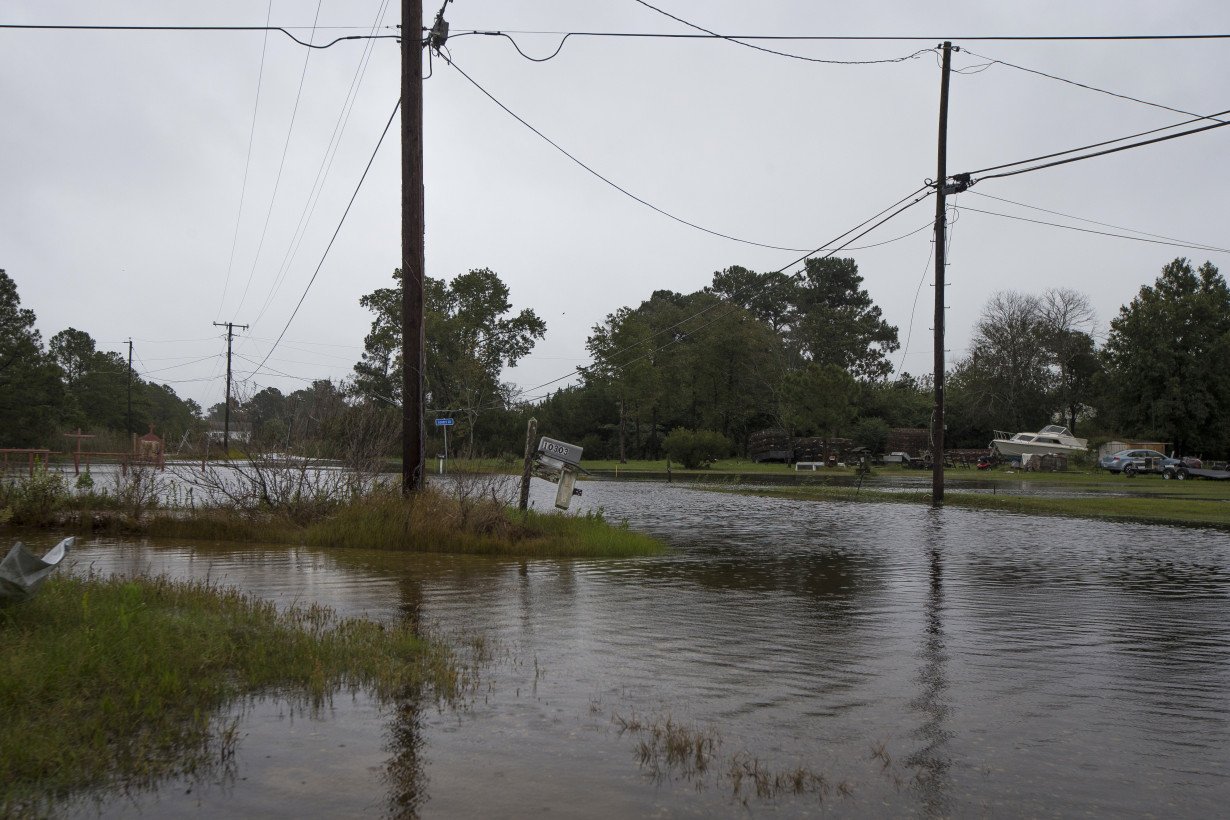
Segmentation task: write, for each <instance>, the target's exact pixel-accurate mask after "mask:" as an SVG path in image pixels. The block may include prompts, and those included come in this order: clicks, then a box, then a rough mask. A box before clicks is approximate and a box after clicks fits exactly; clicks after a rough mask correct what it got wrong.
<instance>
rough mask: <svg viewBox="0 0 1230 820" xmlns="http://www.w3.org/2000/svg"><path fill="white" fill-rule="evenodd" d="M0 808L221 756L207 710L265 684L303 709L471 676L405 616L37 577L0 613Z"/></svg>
mask: <svg viewBox="0 0 1230 820" xmlns="http://www.w3.org/2000/svg"><path fill="white" fill-rule="evenodd" d="M0 637H2V638H3V642H4V647H5V651H4V656H3V660H2V661H0V670H2V671H0V812H2V813H3V814H4V815H5V816H12V815H14V814H34V813H44V812H46V811H48V809H49V808H51V807H52V804H53V802H54V801H57V800H62V799H64V798H66V797H71V796H73V795H81V794H85V793H96V794H97V793H101V792H105V791H108V790H112V789H132V788H148V787H150V786H152V785H154V784H156V783H157V782H158V781H160V780H161V779H163V778H166V777H171V776H178V775H188V776H194V775H198V776H204V775H206V774H208V773H209V772H212V771H216V770H217V769H218V767H225V766H226V764H227V762H228V761H229V760H231V758H232V756H233V753H234V747H235V744H236V743H237V740H238V733H237V727H236V726H235V725H234V723H230V724H228V723H226V722H225V721H223V719H222V718H221V717H220V715H221V710H222V709H223V707H225V706H226V705H228V704H229V703H232V702H234V701H236V700H237V699H241V698H243V697H245V696H250V695H255V694H263V693H274V694H277V695H280V696H284V697H286V698H287V699H288V700H289V701H290V702H291V703H292V704H295V705H304V706H308V707H313V708H314V707H318V706H320V705H322V704H323V703H325V702H327V699H328V698H329V697H330V696H331V695H333V694H334V693H336V692H338V691H347V690H348V691H357V690H360V689H362V690H365V691H370V692H372V693H373V694H374V695H375V696H376V697H377V698H379V699H382V700H387V699H390V698H392V697H394V696H395V695H399V694H408V693H413V692H420V691H430V692H432V693H434V695H435V696H436V697H438V698H443V699H445V700H449V701H451V700H452V699H454V698H456V697H458V696H459V695H460V694H462V693H463V692H464V691H465V690H466V687H467V686H468V685H469V684H471V683H472V682H473V679H472V677H470V676H469V673H467V672H465V671H463V670H461V669H459V667H458V666H457V665H456V664H455V663H454V661H453V659H452V656H451V655H450V654H449V653H448V652H447V651H446V650H444V649H443V648H441V647H440V646H438V645H434V644H430V643H427V642H425V641H423V640H422V639H420V638H418V637H416V636H415V635H414V634H413V633H412V632H411V631H410V629H409V628H407V627H402V626H392V627H386V626H381V625H379V624H376V623H373V622H370V621H364V620H359V619H341V618H339V617H338V616H337V615H336V614H335V613H334V612H333V611H332V610H330V609H328V608H325V607H321V606H304V607H294V608H291V609H290V610H287V611H284V612H279V611H278V610H277V608H276V607H275V606H274V605H273V604H271V603H267V602H263V601H259V600H257V599H255V598H253V597H251V596H248V595H246V594H244V593H241V592H238V591H235V590H230V589H223V588H219V587H216V586H212V585H210V584H207V583H201V582H192V581H172V580H169V579H166V578H138V579H133V580H126V579H121V578H106V579H103V578H99V577H88V578H74V577H70V576H63V575H61V576H57V577H54V578H52V579H50V580H49V581H48V582H47V583H46V584H45V585H44V586H43V587H42V588H41V589H40V591H39V594H38V595H37V596H36V597H35V598H33V599H31V600H30V601H27V602H26V603H24V604H21V605H18V606H10V607H5V608H2V609H0Z"/></svg>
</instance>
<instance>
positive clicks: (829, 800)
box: [75, 481, 1230, 818]
mask: <svg viewBox="0 0 1230 820" xmlns="http://www.w3.org/2000/svg"><path fill="white" fill-rule="evenodd" d="M535 485H536V487H535V495H534V498H535V503H536V505H537V506H538V507H548V506H549V505H550V498H551V492H550V490H551V489H552V488H550V487H548V486H547V485H545V484H543V483H542V482H539V481H536V482H535ZM582 486H583V488H584V492H585V495H584V497H583V498H582V499H578V502H579V506H580V508H581V509H582V510H586V509H594V508H598V507H600V508H602V509H603V510H604V511H605V514H606V515H607V517H608V518H611V519H615V520H619V519H627V520H628V521H629V522H630V524H631V525H632V526H633V527H634V528H637V529H642V530H645V531H648V532H651V533H653V534H655V535H658V536H661V537H662V538H663V539H665V540H666V541H667V542H668V543H669V544H670V547H671V549H670V552H669V553H668V554H667V555H665V556H661V557H655V558H643V559H627V560H535V561H529V562H522V561H512V560H497V559H486V558H482V559H480V558H461V557H450V556H401V555H387V554H376V553H362V552H338V551H334V552H326V551H316V550H307V549H298V548H296V549H251V548H244V549H242V550H237V549H230V548H227V547H226V546H224V545H221V546H219V545H215V546H207V545H193V544H185V543H169V542H167V543H156V544H155V543H119V542H114V541H108V540H99V541H94V542H86V543H83V544H81V545H80V546H79V548H78V549H77V551H76V553H75V557H76V561H77V570H76V571H82V570H83V569H84V568H86V567H91V566H92V567H93V568H95V569H97V570H102V571H107V572H111V571H114V572H121V573H141V572H144V573H167V574H171V575H175V576H190V577H196V578H205V577H208V578H211V579H214V580H216V581H221V582H223V583H226V584H231V585H235V586H239V587H242V588H244V589H247V590H250V591H251V592H253V593H256V594H258V595H261V596H264V597H268V598H271V599H274V600H277V601H279V602H283V603H288V604H289V603H291V602H294V601H299V602H303V601H321V602H323V603H326V604H329V605H331V606H334V607H335V608H337V609H338V610H340V611H341V612H342V613H344V614H349V615H354V614H365V615H367V616H369V617H372V618H376V619H398V618H413V619H415V620H416V622H417V623H419V624H420V625H422V626H423V627H424V628H425V629H428V630H430V631H433V632H435V633H436V634H440V635H482V636H485V638H486V639H487V645H488V646H489V647H490V648H491V650H492V652H491V654H492V656H493V657H492V659H491V660H490V661H489V662H488V663H487V664H486V665H485V666H484V667H483V669H482V673H481V674H482V684H481V687H480V690H479V691H478V692H476V693H475V695H474V697H473V700H472V702H471V703H470V704H469V705H468V706H466V707H464V708H460V709H450V708H437V707H436V706H435V705H434V704H430V703H402V704H396V705H392V706H384V707H381V706H378V705H376V704H373V703H371V702H370V701H368V700H366V699H365V698H362V697H359V698H351V697H350V696H338V697H337V698H335V699H334V703H333V706H332V708H331V709H326V710H325V711H324V712H323V713H322V714H320V715H318V716H315V717H313V716H310V715H303V714H296V713H295V712H293V711H292V710H290V709H289V708H288V707H287V706H286V705H285V704H284V703H279V702H278V701H277V700H276V699H271V700H267V701H261V702H258V703H255V704H251V705H249V706H248V707H246V708H244V709H242V710H241V712H240V713H241V714H242V715H243V717H242V722H241V731H242V733H243V740H242V741H241V744H240V747H239V751H238V754H237V756H236V759H235V761H234V765H233V767H232V769H231V771H230V772H229V773H228V774H227V775H226V776H220V777H218V778H215V779H214V780H213V781H211V782H205V783H195V784H192V783H182V782H173V783H168V784H166V785H165V786H164V787H163V788H161V789H159V790H158V791H157V792H155V793H153V794H137V795H129V796H126V797H122V798H121V797H117V798H115V799H113V800H110V801H105V802H103V803H102V804H101V813H102V814H104V815H108V816H131V815H132V814H135V813H137V812H142V813H145V814H147V815H151V816H162V815H164V814H174V815H182V814H199V815H202V816H204V815H210V816H212V815H219V814H225V815H249V814H260V815H282V816H336V815H349V814H358V813H366V814H373V815H379V814H398V813H407V814H413V813H417V814H419V815H421V816H424V817H431V816H437V817H479V816H481V817H524V816H527V815H531V814H533V815H537V814H540V813H551V814H555V815H559V816H567V817H597V818H605V817H626V816H645V815H652V816H711V815H715V814H716V815H721V816H740V815H745V814H751V815H773V816H787V817H793V816H806V815H812V814H815V813H817V812H820V811H824V812H831V813H833V814H837V815H841V816H877V817H878V816H886V815H893V816H897V815H921V816H949V815H957V816H971V815H972V816H981V815H1005V814H1010V815H1013V816H1019V815H1027V816H1035V815H1063V816H1071V815H1077V814H1092V815H1098V816H1111V815H1113V816H1150V815H1154V816H1157V815H1164V816H1214V815H1218V814H1220V813H1221V812H1222V811H1224V810H1225V805H1226V803H1227V801H1230V536H1227V535H1226V533H1225V532H1218V531H1213V530H1202V529H1192V528H1181V529H1180V528H1168V527H1158V526H1145V525H1132V524H1118V523H1108V522H1092V521H1078V520H1073V519H1059V518H1054V519H1052V518H1040V517H1026V516H1017V515H1011V514H1002V513H990V512H979V511H967V510H958V509H945V510H941V511H933V510H930V509H928V508H925V507H923V506H920V505H896V504H885V503H877V504H857V503H831V502H810V501H795V500H777V499H764V498H752V497H743V496H737V495H728V494H722V493H717V492H711V491H706V490H702V489H695V488H689V487H682V486H679V485H669V486H668V485H663V484H656V483H655V484H642V483H629V482H607V481H593V482H586V483H584V484H583V485H582ZM668 718H669V720H670V721H671V724H672V725H674V726H682V727H685V728H686V729H688V730H689V731H691V732H694V733H699V736H701V737H704V738H707V739H708V740H709V741H711V745H709V746H706V749H707V750H708V751H707V752H706V753H705V755H704V756H703V757H702V762H703V763H704V764H705V766H704V767H702V768H698V767H697V766H696V765H695V757H694V756H693V757H691V758H689V760H687V761H681V760H679V759H676V758H673V757H671V756H669V755H668V754H667V752H666V751H665V750H664V746H663V745H662V744H660V743H659V744H655V743H654V742H653V735H652V733H651V732H650V731H649V730H648V729H647V728H641V729H639V730H638V729H637V728H636V727H637V725H638V723H637V722H638V721H639V722H640V724H643V725H644V726H649V725H652V724H656V725H658V726H659V727H662V726H664V725H665V721H666V720H667V719H668ZM629 727H630V728H629ZM796 787H797V792H796ZM79 809H80V811H81V812H82V813H84V814H93V813H94V812H95V811H96V810H99V807H97V806H89V807H85V808H80V807H79Z"/></svg>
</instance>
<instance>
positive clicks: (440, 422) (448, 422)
mask: <svg viewBox="0 0 1230 820" xmlns="http://www.w3.org/2000/svg"><path fill="white" fill-rule="evenodd" d="M436 426H437V427H443V428H444V461H448V428H450V427H452V426H453V420H452V419H436ZM444 461H441V462H440V473H441V474H443V473H444Z"/></svg>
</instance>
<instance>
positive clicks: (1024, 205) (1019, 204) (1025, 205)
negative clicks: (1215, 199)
mask: <svg viewBox="0 0 1230 820" xmlns="http://www.w3.org/2000/svg"><path fill="white" fill-rule="evenodd" d="M968 193H971V194H974V195H976V196H980V197H982V198H983V199H993V200H995V201H996V202H1004V203H1006V204H1008V205H1016V206H1017V207H1018V208H1028V209H1030V210H1031V211H1041V212H1042V213H1045V214H1053V215H1054V216H1062V217H1064V218H1065V219H1075V220H1076V221H1077V222H1088V223H1089V224H1090V225H1101V226H1102V227H1103V228H1114V229H1115V230H1118V231H1127V232H1128V233H1136V234H1140V235H1141V236H1151V237H1153V238H1154V239H1165V240H1166V241H1168V242H1174V243H1176V244H1179V245H1183V246H1187V247H1192V248H1198V249H1201V250H1222V249H1221V248H1218V247H1217V246H1215V245H1206V244H1205V243H1203V242H1190V241H1188V240H1186V239H1176V238H1175V237H1173V236H1165V235H1164V234H1160V233H1149V232H1148V231H1139V230H1136V229H1135V228H1125V227H1124V226H1122V225H1113V224H1111V223H1110V222H1099V221H1098V220H1096V219H1086V218H1085V217H1082V216H1075V215H1073V214H1066V213H1064V212H1062V211H1053V210H1051V209H1049V208H1042V207H1039V206H1037V205H1030V204H1028V203H1026V202H1018V201H1016V200H1013V199H1005V198H1004V197H1002V196H992V195H991V194H984V193H982V192H981V191H968Z"/></svg>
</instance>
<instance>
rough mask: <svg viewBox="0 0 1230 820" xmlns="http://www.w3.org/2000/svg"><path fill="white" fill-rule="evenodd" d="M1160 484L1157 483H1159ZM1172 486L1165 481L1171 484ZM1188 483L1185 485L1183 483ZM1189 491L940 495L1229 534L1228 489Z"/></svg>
mask: <svg viewBox="0 0 1230 820" xmlns="http://www.w3.org/2000/svg"><path fill="white" fill-rule="evenodd" d="M1161 483H1162V482H1161V481H1160V480H1159V481H1158V484H1159V485H1161ZM1174 483H1175V482H1167V484H1169V485H1173V484H1174ZM1188 484H1190V482H1188ZM1187 489H1189V490H1193V489H1194V490H1195V492H1196V494H1197V495H1198V497H1195V498H1190V497H1189V498H1181V497H1174V496H1173V495H1171V496H1167V495H1160V496H1156V497H1154V496H1148V495H1145V494H1143V493H1141V494H1139V495H1132V496H1114V495H1081V496H1063V495H1045V496H1043V495H1014V494H1012V493H1009V492H999V493H996V494H994V495H989V494H987V493H970V492H960V491H959V490H956V491H954V490H951V489H949V490H948V491H946V492H945V494H944V503H945V504H946V505H947V506H950V507H963V508H967V509H977V510H999V511H1002V512H1013V513H1024V514H1028V515H1058V516H1067V517H1072V518H1091V519H1106V520H1112V521H1135V522H1140V523H1146V524H1175V525H1181V526H1212V527H1218V528H1220V529H1227V530H1230V492H1228V491H1227V490H1230V488H1226V487H1224V486H1221V487H1218V485H1208V486H1203V487H1199V488H1192V487H1188V488H1187ZM725 491H726V492H737V493H740V494H742V495H757V496H764V497H770V498H796V499H800V500H813V501H860V502H864V503H890V504H930V503H931V492H930V491H929V490H928V491H910V492H886V491H884V490H878V489H874V488H872V489H869V488H867V487H864V488H863V489H862V490H856V489H855V488H854V487H825V486H794V487H748V488H739V489H725Z"/></svg>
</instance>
